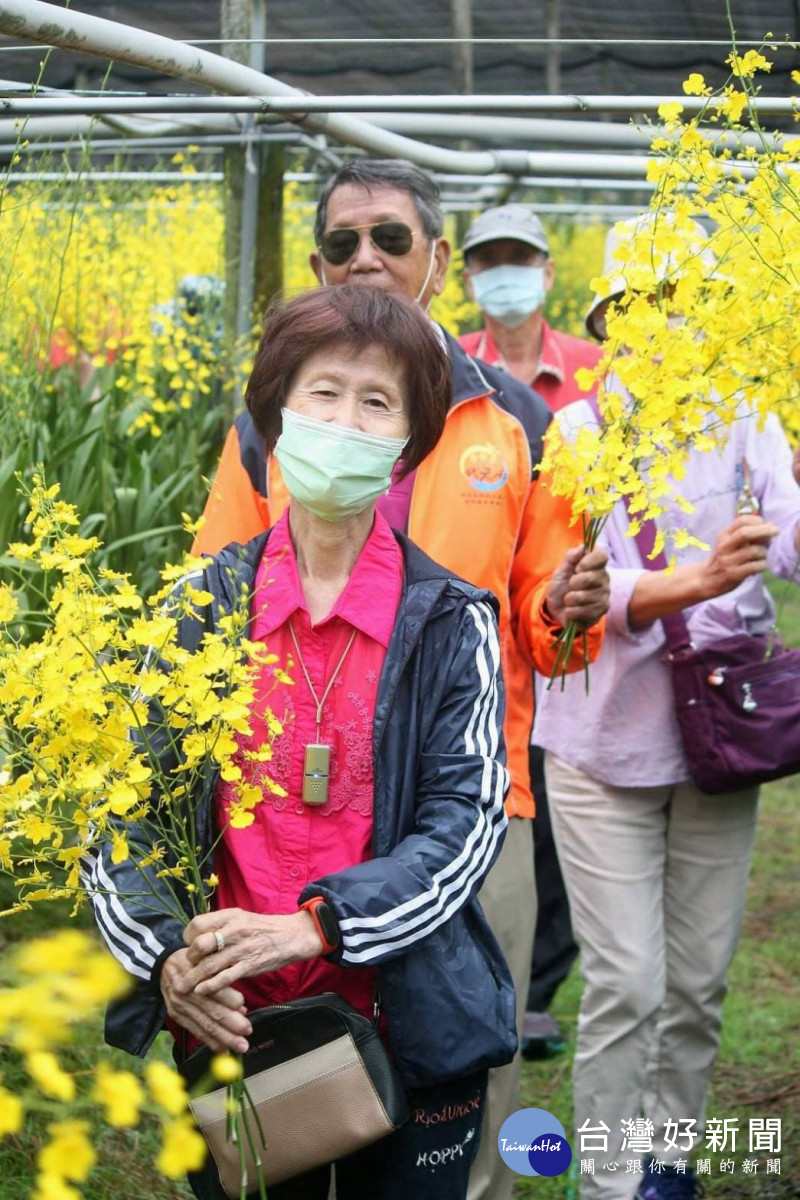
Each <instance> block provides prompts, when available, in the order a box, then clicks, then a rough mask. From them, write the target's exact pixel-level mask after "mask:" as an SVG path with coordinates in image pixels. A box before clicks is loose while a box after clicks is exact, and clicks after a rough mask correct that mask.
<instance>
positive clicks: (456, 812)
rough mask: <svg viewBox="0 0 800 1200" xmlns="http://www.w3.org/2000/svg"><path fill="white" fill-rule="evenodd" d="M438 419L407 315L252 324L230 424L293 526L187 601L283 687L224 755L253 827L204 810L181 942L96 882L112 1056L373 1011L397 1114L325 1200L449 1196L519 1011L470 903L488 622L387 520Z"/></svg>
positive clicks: (489, 708)
mask: <svg viewBox="0 0 800 1200" xmlns="http://www.w3.org/2000/svg"><path fill="white" fill-rule="evenodd" d="M449 401H450V374H449V369H448V364H447V358H446V355H445V352H444V349H443V347H442V345H441V344H440V342H439V339H438V337H437V334H436V332H435V330H434V327H433V326H432V325H431V324H430V322H429V321H428V320H427V319H426V318H425V316H424V315H423V313H422V312H421V310H420V309H419V308H418V307H416V306H414V305H412V304H411V303H409V302H408V301H405V300H402V299H398V298H397V297H394V296H391V295H387V294H386V293H384V292H382V291H379V290H376V289H373V288H358V287H338V288H324V289H320V290H319V291H316V292H313V293H309V294H307V295H304V296H302V297H300V298H298V299H296V300H294V301H292V302H291V303H290V304H288V305H286V306H285V307H283V308H280V309H278V310H277V311H275V312H274V313H272V314H271V315H270V317H269V318H268V322H267V332H266V333H265V335H264V337H263V339H262V342H261V345H260V347H259V350H258V353H257V356H256V361H255V367H254V370H253V374H252V377H251V379H250V383H249V386H248V390H247V402H248V405H249V407H250V410H251V413H252V414H253V418H254V420H255V423H256V426H257V427H258V429H259V432H260V433H262V435H263V436H264V440H265V442H266V445H267V450H268V451H271V450H273V448H274V452H275V456H276V458H277V459H278V462H279V463H280V467H281V474H282V478H283V482H284V484H285V487H286V496H285V503H286V507H285V509H284V511H283V515H282V516H281V517H280V518H279V519H278V520H277V522H276V523H275V524H274V525H273V527H272V529H271V530H270V531H269V532H268V533H267V534H266V535H262V536H261V537H259V538H257V539H255V540H254V541H253V542H251V543H249V544H248V545H247V546H245V547H239V546H232V547H229V548H228V549H227V550H224V551H223V552H222V553H221V554H220V555H219V556H218V557H217V559H215V560H214V562H213V563H212V565H211V566H209V567H208V568H207V570H206V572H205V580H204V586H205V588H206V589H207V590H208V591H210V592H211V593H212V594H213V595H214V597H215V604H214V606H212V611H214V612H217V610H218V608H221V609H222V610H223V611H224V608H225V604H226V597H227V596H229V595H232V594H235V593H236V592H239V590H240V589H242V588H244V589H246V590H247V592H248V593H249V594H252V609H251V626H250V630H249V637H250V638H251V639H254V640H264V641H267V642H268V644H269V647H270V650H271V651H272V652H274V653H275V654H276V655H278V657H279V659H280V661H281V662H282V663H284V664H285V663H288V662H289V660H291V663H292V664H293V665H292V667H291V673H292V677H293V686H291V687H289V686H285V685H284V684H282V683H280V682H278V683H275V681H274V679H273V677H272V675H270V677H269V679H266V678H265V679H264V686H263V688H259V689H257V691H258V694H259V697H260V699H259V700H257V702H256V705H255V711H254V713H253V714H252V718H253V719H252V721H251V724H252V726H253V736H252V739H247V740H243V742H242V744H241V767H242V770H243V772H244V774H245V777H246V778H247V779H248V780H249V781H250V782H253V783H256V784H257V785H259V786H260V787H261V788H262V802H261V803H260V804H258V805H257V806H256V808H255V820H254V822H253V824H252V825H250V826H249V827H248V828H245V829H234V828H232V827H230V825H229V824H228V821H227V810H228V805H229V803H230V800H231V796H230V795H229V793H228V790H227V785H225V784H224V783H223V784H218V785H217V786H216V788H215V790H213V792H212V793H211V794H209V795H208V796H207V798H206V802H207V806H208V812H209V816H210V818H211V820H210V825H211V827H212V829H216V831H218V832H221V833H222V837H221V841H220V844H219V847H218V849H217V852H216V855H215V862H214V871H215V874H216V875H217V876H218V879H219V884H218V887H217V889H216V894H215V911H213V912H211V913H209V914H206V915H204V916H200V917H196V918H195V919H194V920H192V921H191V923H190V924H189V926H188V928H187V929H186V930H185V931H184V930H183V929H182V927H181V925H180V924H179V923H178V922H177V921H175V920H173V919H170V918H168V917H166V916H156V915H150V916H148V917H143V916H142V914H141V911H137V912H136V916H135V918H134V917H133V916H132V915H131V914H130V913H127V914H126V911H125V905H126V899H125V893H126V892H130V891H131V890H133V891H136V888H135V887H134V888H131V887H129V886H126V864H124V863H121V864H114V863H112V862H111V859H110V855H109V854H105V857H104V867H105V869H106V871H107V872H108V877H109V879H110V880H111V884H112V886H113V888H114V889H115V890H116V891H117V893H118V898H117V907H116V909H114V907H113V906H105V909H104V914H103V917H104V919H103V920H102V921H101V928H103V932H104V933H105V934H106V937H107V940H108V941H109V944H110V946H111V948H112V950H117V952H118V940H119V939H118V938H115V937H114V933H115V930H114V929H109V928H108V925H109V920H111V921H112V922H113V920H114V917H113V913H114V911H117V912H118V913H119V914H121V915H120V916H119V921H120V924H125V925H126V926H127V929H126V937H127V944H128V945H130V944H131V943H133V947H134V949H133V957H134V959H135V961H136V962H138V963H140V964H141V963H149V964H150V966H149V969H148V970H146V971H145V970H140V971H139V972H138V973H139V974H141V975H144V976H146V977H147V978H146V982H145V983H143V984H140V986H139V988H138V990H137V992H136V993H135V994H134V996H133V997H132V998H131V999H129V1000H127V1001H125V1002H123V1004H122V1006H121V1007H119V1008H118V1009H117V1010H116V1011H112V1013H111V1015H110V1018H109V1022H108V1026H107V1035H108V1039H109V1041H111V1042H112V1043H113V1044H115V1045H118V1046H122V1047H124V1048H125V1049H127V1050H129V1051H131V1052H133V1053H137V1054H143V1053H144V1052H145V1051H146V1050H147V1048H148V1046H149V1045H150V1043H151V1041H152V1039H153V1038H154V1037H155V1035H156V1033H157V1032H158V1031H159V1029H161V1028H162V1026H163V1025H164V1023H165V1019H168V1021H169V1024H170V1028H172V1029H173V1030H175V1029H176V1027H177V1028H179V1029H181V1030H183V1031H186V1033H187V1034H188V1035H189V1036H190V1038H191V1039H195V1040H198V1041H201V1042H203V1043H205V1044H206V1045H208V1046H210V1047H212V1048H213V1049H217V1050H224V1049H229V1050H233V1051H244V1050H245V1049H246V1048H247V1044H248V1043H247V1039H248V1034H249V1033H250V1031H251V1027H250V1023H249V1021H248V1018H247V1016H246V1012H247V1011H252V1010H254V1009H256V1008H260V1007H262V1006H264V1005H270V1004H278V1003H281V1002H285V1001H287V1000H290V999H296V998H299V997H306V996H316V995H320V994H321V993H323V992H326V991H332V992H335V993H337V994H338V995H339V996H341V997H344V998H345V999H346V1000H348V1001H349V1002H350V1003H351V1004H352V1005H353V1006H354V1007H355V1008H356V1009H357V1010H358V1011H360V1012H361V1013H363V1014H364V1015H366V1016H368V1017H369V1018H370V1019H372V1016H373V1008H374V1006H375V1004H376V1000H377V1002H378V1003H379V1004H380V1005H381V1006H382V1010H383V1028H384V1029H385V1035H386V1038H387V1039H388V1045H389V1048H390V1051H391V1054H392V1057H393V1059H394V1062H395V1065H396V1067H397V1069H398V1071H399V1074H400V1076H401V1078H402V1080H403V1082H404V1083H405V1084H406V1086H407V1088H408V1089H410V1091H411V1097H410V1098H411V1110H412V1114H413V1115H412V1119H411V1121H409V1122H408V1124H406V1125H405V1126H402V1127H401V1128H400V1129H398V1130H397V1131H396V1132H395V1133H393V1134H391V1135H390V1136H389V1137H387V1138H385V1139H384V1140H382V1141H380V1142H377V1143H375V1144H374V1145H372V1146H370V1147H368V1148H367V1149H366V1150H362V1151H359V1152H358V1153H356V1154H355V1155H352V1156H350V1158H348V1159H344V1160H342V1161H340V1162H339V1163H338V1164H336V1188H337V1196H338V1200H368V1198H370V1197H375V1198H376V1200H389V1198H391V1200H401V1198H402V1200H405V1198H406V1197H408V1196H411V1195H414V1197H415V1198H416V1200H424V1198H425V1197H430V1198H431V1200H433V1198H434V1197H435V1198H436V1200H458V1198H460V1197H464V1196H466V1188H467V1178H468V1174H469V1168H470V1164H471V1162H472V1158H473V1156H474V1152H475V1149H476V1147H477V1143H478V1136H479V1131H480V1119H481V1107H482V1103H483V1092H484V1086H485V1079H486V1072H487V1068H488V1067H490V1066H495V1065H501V1064H502V1063H504V1062H508V1061H510V1059H511V1058H512V1055H513V1053H514V1048H515V1040H516V1039H515V1032H514V1000H513V989H512V986H511V982H510V978H509V976H508V972H507V969H506V966H505V963H504V961H503V959H502V956H501V955H500V953H499V951H498V949H497V946H496V943H495V942H494V939H493V937H492V935H491V933H490V932H489V930H488V927H487V925H486V923H485V921H484V919H483V915H482V913H481V910H480V907H479V905H478V903H477V901H476V899H475V896H476V893H477V891H478V889H479V887H480V885H481V883H482V881H483V879H484V877H485V875H486V873H487V871H488V870H489V868H490V866H491V865H492V862H493V861H494V859H495V857H496V855H497V853H498V851H499V848H500V844H501V842H502V840H503V835H504V829H505V823H506V818H505V815H504V809H503V799H504V796H505V793H506V790H507V786H508V776H507V772H506V769H505V766H504V761H505V753H504V746H503V737H502V715H503V712H502V710H503V699H502V684H501V678H500V673H499V670H500V669H499V650H498V640H497V627H496V605H495V602H494V599H493V598H492V597H491V596H489V595H488V594H487V593H485V592H481V591H479V590H478V589H476V588H474V587H472V586H471V585H469V584H466V583H464V582H463V581H462V580H460V579H458V578H454V577H452V576H451V575H448V573H447V572H446V571H444V570H443V569H441V568H440V567H438V566H437V565H436V564H435V563H433V562H432V561H431V560H430V559H428V558H427V557H426V556H425V555H424V554H422V552H421V551H419V550H418V549H417V548H416V547H415V546H414V545H413V544H412V543H410V542H409V541H407V539H405V538H404V537H402V536H401V535H398V534H395V533H393V532H392V530H391V529H390V527H389V525H388V524H387V522H386V520H385V519H384V517H383V516H382V515H381V511H380V509H381V500H382V497H383V495H384V494H385V492H386V491H387V489H388V487H389V482H390V477H391V473H392V471H393V469H395V468H396V467H398V470H400V471H403V472H410V471H412V470H414V468H415V467H416V466H417V465H418V464H419V463H420V462H421V460H422V459H423V458H424V457H425V455H426V454H427V453H428V452H429V451H430V450H431V448H432V447H433V446H434V445H435V443H436V441H437V440H438V438H439V436H440V434H441V431H442V428H443V425H444V421H445V415H446V413H447V408H448V404H449ZM398 464H399V466H398ZM279 499H280V498H278V497H272V496H271V497H270V508H271V511H273V512H274V511H275V506H276V505H277V504H278V501H279ZM231 573H232V575H233V581H232V582H231V581H230V576H231ZM267 705H268V706H269V708H270V709H271V710H272V711H273V712H274V713H275V714H276V715H277V716H278V717H279V719H280V720H281V722H282V726H283V733H282V734H281V736H279V738H278V739H277V741H276V742H275V744H274V746H273V760H272V761H271V762H270V763H269V764H267V765H265V764H259V763H258V762H254V761H253V760H252V757H248V756H247V753H246V752H247V750H248V747H249V746H250V745H251V744H252V745H253V746H257V745H259V744H262V743H263V742H264V740H265V729H264V720H265V709H266V706H267ZM265 772H268V774H269V776H270V779H271V780H272V781H274V782H275V783H277V784H279V785H281V790H282V792H284V793H285V795H282V794H281V795H279V794H276V793H275V792H274V791H272V790H270V788H269V787H267V786H266V785H265V783H264V773H265ZM326 775H327V779H326ZM211 836H213V834H212V833H209V837H211ZM128 869H131V868H128ZM109 914H111V917H109ZM100 915H101V914H99V913H98V919H100ZM143 921H146V926H145V927H142V924H141V923H142V922H143ZM134 926H136V927H137V929H138V932H137V931H136V930H135V929H134V928H133V927H134ZM117 932H118V931H117ZM118 953H119V952H118ZM154 958H155V962H153V959H154ZM127 961H128V963H130V955H128V958H127ZM129 969H130V968H129ZM297 1132H298V1136H303V1137H310V1138H313V1136H314V1130H313V1128H307V1129H298V1131H297ZM445 1150H447V1151H448V1153H447V1154H445V1153H443V1152H444V1151H445ZM450 1151H452V1152H450ZM267 1153H268V1149H267ZM330 1174H331V1170H330V1167H329V1166H326V1167H324V1168H321V1169H318V1170H315V1171H312V1172H306V1173H305V1174H303V1175H301V1176H298V1177H296V1178H295V1179H294V1180H289V1181H286V1182H284V1183H281V1184H279V1185H277V1186H273V1187H270V1189H269V1194H270V1200H290V1198H291V1200H295V1198H297V1200H299V1198H301V1197H302V1198H303V1200H306V1198H309V1200H310V1198H314V1200H316V1198H319V1200H326V1197H327V1196H328V1190H329V1184H330ZM191 1182H192V1186H193V1188H194V1190H195V1193H196V1195H197V1196H199V1197H202V1198H203V1200H217V1198H218V1197H221V1196H222V1195H223V1193H222V1191H221V1190H220V1185H219V1183H218V1181H217V1179H216V1174H215V1171H214V1169H213V1167H206V1169H205V1171H204V1172H202V1173H201V1174H200V1175H198V1176H196V1177H193V1178H192V1179H191Z"/></svg>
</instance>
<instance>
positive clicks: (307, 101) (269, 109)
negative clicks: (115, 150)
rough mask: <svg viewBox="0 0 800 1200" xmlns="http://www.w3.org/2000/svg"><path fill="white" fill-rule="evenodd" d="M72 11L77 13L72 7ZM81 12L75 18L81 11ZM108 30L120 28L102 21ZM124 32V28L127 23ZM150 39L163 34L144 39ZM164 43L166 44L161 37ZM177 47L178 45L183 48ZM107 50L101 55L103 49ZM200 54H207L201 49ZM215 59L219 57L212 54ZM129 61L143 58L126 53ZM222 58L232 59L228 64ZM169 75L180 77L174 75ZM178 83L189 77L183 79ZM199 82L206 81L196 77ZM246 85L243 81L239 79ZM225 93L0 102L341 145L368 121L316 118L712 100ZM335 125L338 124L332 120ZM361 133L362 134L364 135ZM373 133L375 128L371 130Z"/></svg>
mask: <svg viewBox="0 0 800 1200" xmlns="http://www.w3.org/2000/svg"><path fill="white" fill-rule="evenodd" d="M12 3H19V4H39V3H41V0H4V2H3V3H2V4H0V33H1V32H5V29H4V20H3V16H4V11H5V9H6V8H7V7H8V5H9V4H12ZM67 11H72V10H67ZM76 15H77V14H76ZM87 20H91V21H100V20H101V18H99V17H88V18H87ZM102 24H104V25H111V24H115V22H111V21H102ZM121 28H127V26H122V27H121ZM147 36H148V37H157V36H160V35H156V34H147ZM160 40H167V39H160ZM180 44H181V43H179V42H174V43H173V45H176V46H177V45H180ZM100 53H102V52H100ZM197 53H198V54H201V53H203V51H199V50H198V51H197ZM208 57H209V58H216V57H217V55H213V54H212V55H208ZM126 61H128V62H133V61H141V60H136V59H134V58H133V57H132V56H131V55H128V57H127V59H126ZM223 61H226V62H229V61H230V60H228V59H225V60H223ZM231 66H234V67H238V68H239V70H243V71H249V70H250V68H249V67H242V66H240V64H238V63H231ZM172 74H176V72H175V70H173V72H172ZM254 74H255V76H256V78H257V79H260V80H263V81H264V82H265V83H267V84H270V85H274V86H279V87H288V85H287V84H282V83H280V82H279V80H277V79H272V78H271V77H270V76H269V75H260V74H258V73H257V72H254ZM180 77H181V78H184V79H185V78H187V76H186V75H183V74H182V75H181V76H180ZM191 78H192V79H193V80H195V81H196V82H206V81H205V80H203V79H201V78H198V77H197V76H195V75H192V76H191ZM237 82H239V83H241V82H242V81H237ZM208 86H209V87H218V88H222V87H223V86H224V85H223V84H222V83H221V82H216V83H213V84H212V83H211V82H210V81H209V82H208ZM228 91H229V94H228V95H225V96H195V95H191V96H176V95H169V96H119V95H116V96H102V95H101V96H74V97H73V96H64V97H60V96H54V95H53V93H51V92H45V93H42V94H40V95H38V96H36V97H25V98H19V97H17V96H15V97H14V98H13V99H6V100H3V101H0V105H1V106H2V108H3V109H5V111H7V112H9V113H12V112H13V113H15V114H17V115H21V116H27V115H29V114H33V113H69V112H79V113H129V112H141V113H184V112H186V113H206V112H209V113H215V112H252V113H280V114H281V115H283V114H286V115H287V117H288V118H289V119H291V120H293V121H297V122H298V123H299V122H301V121H302V122H304V123H305V122H307V123H308V125H309V128H317V129H320V130H321V131H322V132H325V133H328V134H330V135H331V136H336V137H337V138H338V139H339V140H340V141H344V140H346V135H345V129H346V127H347V126H348V125H350V124H352V126H353V128H354V129H356V130H358V128H359V126H362V127H363V125H365V124H367V123H366V122H361V121H353V122H352V123H348V122H344V123H342V124H341V132H340V133H338V134H334V124H336V125H339V124H340V119H338V118H337V117H336V116H331V117H330V119H329V120H328V121H327V122H326V123H325V124H324V125H320V124H319V122H318V120H317V118H318V116H322V115H324V114H342V113H364V114H372V115H374V114H376V113H420V114H429V115H432V114H437V115H438V114H440V113H444V114H456V115H458V114H460V113H464V111H465V110H466V111H467V112H471V113H476V114H480V113H489V114H493V113H542V112H584V113H590V112H617V113H622V114H626V115H629V114H631V113H640V112H655V111H656V110H657V109H658V108H659V106H660V105H661V104H667V103H670V104H671V103H678V104H681V105H682V106H683V110H684V112H686V113H688V114H692V113H698V112H702V111H703V109H705V108H707V107H708V101H707V100H706V99H704V98H703V97H702V96H540V95H531V96H524V95H523V96H518V95H503V94H499V95H489V96H458V95H450V96H427V95H415V96H399V95H390V96H375V95H372V96H311V95H309V94H308V93H306V92H300V91H297V90H296V89H294V88H289V91H288V95H287V94H281V95H277V96H276V95H272V94H270V93H269V92H268V91H262V92H254V90H253V89H252V87H251V88H250V90H248V91H245V92H235V93H232V94H231V93H230V88H229V89H228ZM752 104H753V107H754V108H755V109H756V110H757V111H758V112H759V113H760V114H761V115H769V116H790V115H791V114H792V113H794V112H795V106H794V101H793V100H792V99H791V97H788V96H787V97H785V98H784V97H780V96H767V97H763V96H762V97H758V98H757V99H756V100H753V101H752ZM331 122H333V124H332V123H331ZM363 132H364V131H363V129H362V136H363ZM366 132H368V133H371V132H374V131H369V130H368V131H366Z"/></svg>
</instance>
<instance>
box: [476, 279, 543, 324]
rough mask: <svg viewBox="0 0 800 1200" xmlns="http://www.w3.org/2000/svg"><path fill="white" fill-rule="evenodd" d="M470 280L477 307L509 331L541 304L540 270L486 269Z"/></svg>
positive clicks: (525, 319) (541, 282)
mask: <svg viewBox="0 0 800 1200" xmlns="http://www.w3.org/2000/svg"><path fill="white" fill-rule="evenodd" d="M471 279H472V290H473V292H474V293H475V301H476V303H477V304H478V307H479V308H481V309H482V310H483V312H485V313H488V315H489V316H490V317H494V318H495V320H496V321H499V322H500V324H501V325H506V326H507V327H508V328H509V329H516V327H517V326H518V325H521V324H522V323H523V321H527V319H528V317H529V316H530V315H531V313H535V312H536V310H537V309H539V308H541V307H542V305H543V304H544V298H545V294H546V291H547V289H546V288H545V282H544V267H517V266H512V265H510V264H509V265H504V266H500V267H490V268H489V269H488V270H487V271H480V272H479V273H478V274H477V275H472V276H471Z"/></svg>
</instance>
